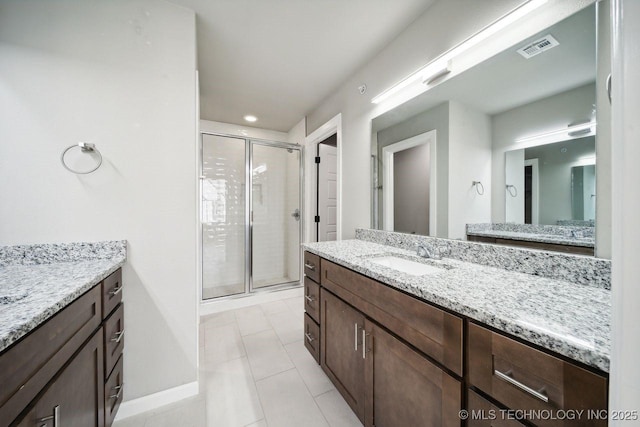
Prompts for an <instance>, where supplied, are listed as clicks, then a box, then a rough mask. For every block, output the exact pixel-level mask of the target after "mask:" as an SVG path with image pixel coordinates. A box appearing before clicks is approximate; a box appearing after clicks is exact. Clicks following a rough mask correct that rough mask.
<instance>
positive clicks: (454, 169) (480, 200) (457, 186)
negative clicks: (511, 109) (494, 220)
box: [448, 101, 491, 239]
mask: <svg viewBox="0 0 640 427" xmlns="http://www.w3.org/2000/svg"><path fill="white" fill-rule="evenodd" d="M473 181H480V182H481V183H482V186H483V187H484V194H482V195H480V194H478V191H477V190H476V187H474V186H473V185H472V182H473ZM480 192H482V189H480ZM490 221H491V120H490V119H489V116H487V115H486V114H484V113H480V112H478V111H476V110H474V109H472V108H469V107H468V106H466V105H464V104H461V103H459V102H455V101H451V102H449V234H448V237H449V238H450V239H466V224H470V223H483V222H490Z"/></svg>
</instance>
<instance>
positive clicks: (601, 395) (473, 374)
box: [305, 253, 608, 427]
mask: <svg viewBox="0 0 640 427" xmlns="http://www.w3.org/2000/svg"><path fill="white" fill-rule="evenodd" d="M314 257H315V258H314ZM305 260H309V261H310V262H313V263H314V264H313V266H314V267H315V268H314V270H312V272H313V273H314V274H315V273H317V270H319V274H318V277H319V278H320V283H319V284H318V283H316V282H314V281H312V280H310V277H309V276H307V277H306V278H305V296H309V297H310V299H311V300H312V301H313V299H314V298H315V296H316V295H318V294H319V298H320V307H319V308H320V309H319V311H317V312H316V310H315V308H314V307H313V306H312V305H307V304H306V303H305V309H306V311H307V314H306V315H305V335H307V334H308V336H307V337H305V338H306V340H305V345H306V346H307V348H308V349H309V351H310V352H311V353H312V354H313V355H314V357H316V355H317V349H318V346H317V344H318V343H317V341H315V339H314V334H316V333H317V331H319V335H320V364H321V366H322V369H323V370H324V372H326V374H327V375H328V376H329V378H330V379H331V381H332V382H333V384H334V385H335V386H336V388H337V389H338V391H339V392H340V393H341V394H342V396H343V397H344V399H345V400H346V402H347V403H348V404H349V406H350V407H351V408H352V409H353V411H354V412H355V413H356V415H357V416H358V417H359V418H360V420H361V421H362V422H363V423H364V424H365V426H367V427H373V426H375V427H395V426H420V427H423V426H460V425H462V424H463V420H462V419H461V416H460V411H461V410H462V409H463V408H466V410H468V413H469V418H468V419H467V421H466V422H465V424H466V425H468V426H480V427H481V426H487V427H489V426H493V427H518V426H522V425H531V424H535V425H540V426H547V425H549V426H551V425H553V426H582V425H589V426H599V425H606V420H602V421H600V420H586V419H584V418H583V419H580V420H569V419H567V420H562V421H560V420H558V419H552V420H532V419H529V420H526V421H524V422H523V423H520V421H519V420H518V419H517V417H518V416H519V415H517V414H518V412H517V411H519V410H546V411H550V412H546V413H549V414H553V413H557V412H553V411H558V410H566V409H574V410H589V409H591V410H603V409H607V390H608V379H607V377H606V374H604V373H603V374H602V375H600V374H598V373H596V372H592V371H591V370H588V369H585V368H583V367H580V366H578V364H577V363H571V362H570V361H566V360H563V359H561V358H559V357H555V356H554V355H553V354H549V353H550V352H547V351H541V350H538V349H535V348H533V347H532V346H530V345H527V344H526V343H522V342H520V341H518V340H514V339H511V338H509V337H507V336H506V335H505V334H502V333H498V332H494V331H492V330H489V329H487V328H485V327H483V326H480V325H478V324H477V323H475V322H474V321H472V320H471V319H468V318H466V319H465V318H463V317H462V316H458V315H456V314H454V313H451V312H448V311H445V310H443V309H441V308H439V307H436V306H434V305H432V304H429V303H427V302H424V301H421V300H420V299H418V298H416V297H413V296H411V295H408V294H406V293H403V292H401V291H399V290H397V289H394V288H392V287H390V286H387V285H385V284H383V283H380V282H377V281H375V280H373V279H371V278H368V277H366V276H363V275H362V274H359V273H357V272H355V271H352V270H349V269H347V268H345V267H342V266H340V265H337V264H335V263H333V262H330V261H327V260H326V259H319V258H317V256H316V255H313V256H311V254H308V253H307V254H305ZM317 266H319V268H317ZM307 301H309V300H307ZM312 314H313V316H315V317H312ZM316 322H319V323H316ZM309 338H312V339H311V340H309ZM501 374H502V375H501ZM506 408H510V409H511V410H512V411H511V412H508V411H509V409H506ZM505 411H507V412H505ZM514 411H516V412H514ZM546 413H545V414H546ZM601 413H602V412H600V414H601ZM585 416H586V415H585Z"/></svg>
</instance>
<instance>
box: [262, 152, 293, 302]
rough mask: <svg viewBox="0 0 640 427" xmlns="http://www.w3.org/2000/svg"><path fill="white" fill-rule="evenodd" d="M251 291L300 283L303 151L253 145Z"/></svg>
mask: <svg viewBox="0 0 640 427" xmlns="http://www.w3.org/2000/svg"><path fill="white" fill-rule="evenodd" d="M251 151H252V153H251V181H252V182H251V187H252V192H251V194H252V197H251V211H252V233H251V236H252V237H251V248H252V251H251V253H252V263H251V265H252V267H251V277H252V282H251V289H252V290H253V289H260V288H265V287H268V286H275V285H282V284H286V283H291V282H299V281H300V253H301V252H300V232H301V227H300V225H301V219H302V218H301V214H300V150H299V149H297V148H291V147H284V146H277V145H263V144H260V143H256V142H252V144H251Z"/></svg>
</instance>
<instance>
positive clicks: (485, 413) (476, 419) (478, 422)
mask: <svg viewBox="0 0 640 427" xmlns="http://www.w3.org/2000/svg"><path fill="white" fill-rule="evenodd" d="M467 402H468V405H469V418H468V421H467V426H468V427H523V426H524V424H522V423H520V422H518V421H517V420H515V419H514V417H513V416H512V415H511V414H510V413H507V412H506V411H501V410H500V408H498V407H497V406H496V405H494V404H493V403H491V402H489V401H488V400H487V399H485V398H484V397H482V396H480V395H479V394H478V393H476V392H474V391H473V390H469V396H468V400H467Z"/></svg>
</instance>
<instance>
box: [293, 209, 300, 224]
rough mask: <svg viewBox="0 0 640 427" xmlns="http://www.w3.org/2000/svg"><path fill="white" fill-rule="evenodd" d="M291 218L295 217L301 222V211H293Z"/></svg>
mask: <svg viewBox="0 0 640 427" xmlns="http://www.w3.org/2000/svg"><path fill="white" fill-rule="evenodd" d="M291 216H292V217H294V218H295V220H296V221H300V209H296V210H295V211H293V213H292V214H291Z"/></svg>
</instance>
